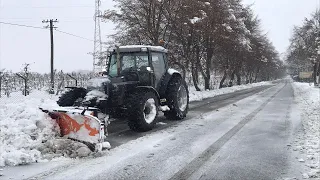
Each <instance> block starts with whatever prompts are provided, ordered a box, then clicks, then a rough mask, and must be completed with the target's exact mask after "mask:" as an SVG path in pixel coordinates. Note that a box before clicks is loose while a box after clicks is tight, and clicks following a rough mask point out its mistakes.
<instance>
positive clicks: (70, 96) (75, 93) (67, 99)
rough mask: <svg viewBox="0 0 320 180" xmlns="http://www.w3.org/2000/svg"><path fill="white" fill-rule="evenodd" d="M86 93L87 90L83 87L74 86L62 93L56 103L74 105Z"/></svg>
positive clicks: (66, 105)
mask: <svg viewBox="0 0 320 180" xmlns="http://www.w3.org/2000/svg"><path fill="white" fill-rule="evenodd" d="M86 94H87V90H86V89H85V88H74V89H71V90H70V91H67V92H65V93H64V94H62V96H61V97H60V98H59V100H58V101H57V103H58V105H59V106H62V107H69V106H74V104H75V102H76V101H77V100H78V99H80V98H82V99H83V98H84V97H85V96H86Z"/></svg>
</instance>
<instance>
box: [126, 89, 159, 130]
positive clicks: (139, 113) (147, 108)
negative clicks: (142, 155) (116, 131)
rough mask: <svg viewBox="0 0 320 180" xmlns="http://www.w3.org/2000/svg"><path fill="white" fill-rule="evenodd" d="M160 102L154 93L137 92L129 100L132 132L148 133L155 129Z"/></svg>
mask: <svg viewBox="0 0 320 180" xmlns="http://www.w3.org/2000/svg"><path fill="white" fill-rule="evenodd" d="M158 106H159V101H158V98H157V96H156V95H155V94H154V93H153V92H145V91H141V92H136V93H133V94H132V95H131V96H130V98H129V104H128V111H129V112H128V119H129V122H128V125H129V127H130V129H131V130H133V131H138V132H146V131H149V130H151V129H153V128H154V126H155V124H156V119H157V116H158Z"/></svg>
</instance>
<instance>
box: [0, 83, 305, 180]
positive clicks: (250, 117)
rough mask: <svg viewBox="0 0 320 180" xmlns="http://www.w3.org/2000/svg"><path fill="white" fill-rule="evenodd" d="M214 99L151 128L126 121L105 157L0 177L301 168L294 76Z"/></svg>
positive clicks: (217, 175) (249, 175)
mask: <svg viewBox="0 0 320 180" xmlns="http://www.w3.org/2000/svg"><path fill="white" fill-rule="evenodd" d="M214 100H216V101H215V103H213V102H212V101H214ZM214 100H213V99H209V100H204V101H202V102H198V103H193V105H192V107H191V109H192V110H191V112H190V114H189V118H188V119H187V120H186V121H183V122H166V121H163V122H162V123H160V124H159V125H158V126H159V127H158V128H157V129H156V130H154V131H151V132H149V133H146V134H137V133H133V132H131V131H128V130H126V129H121V128H122V126H121V123H120V124H119V126H116V127H115V129H114V131H115V133H113V134H111V136H110V138H111V143H112V141H114V142H117V143H118V144H117V145H116V146H117V147H115V148H114V149H112V150H110V151H107V152H104V154H101V156H100V157H96V158H90V159H81V160H70V159H61V160H59V159H58V160H56V161H55V162H48V163H40V164H32V165H28V166H18V167H6V168H5V170H4V176H2V177H0V179H3V178H5V179H10V178H11V179H71V180H72V179H277V178H282V177H284V175H288V172H290V171H291V170H292V169H294V168H297V167H298V166H297V167H295V166H296V164H297V163H299V162H298V161H294V160H293V158H292V155H291V151H289V150H288V144H290V142H291V141H292V139H293V133H294V132H295V130H296V129H299V127H300V126H301V123H300V112H299V109H298V108H297V107H296V104H295V103H294V93H293V88H292V85H291V83H290V82H289V80H286V81H284V82H281V83H279V84H277V85H276V86H273V87H271V88H269V89H266V90H263V89H262V88H260V89H259V88H255V89H252V90H244V91H242V93H240V92H236V93H232V94H229V95H223V96H220V97H219V96H217V97H216V99H214ZM116 132H120V133H116ZM112 138H113V140H112Z"/></svg>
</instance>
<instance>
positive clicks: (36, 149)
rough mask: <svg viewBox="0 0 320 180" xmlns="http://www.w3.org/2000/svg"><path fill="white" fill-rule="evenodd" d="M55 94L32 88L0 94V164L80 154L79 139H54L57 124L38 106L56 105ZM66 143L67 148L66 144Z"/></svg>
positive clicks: (84, 152)
mask: <svg viewBox="0 0 320 180" xmlns="http://www.w3.org/2000/svg"><path fill="white" fill-rule="evenodd" d="M56 100H57V96H51V95H49V94H48V93H46V92H45V91H33V92H32V93H31V94H30V95H29V96H27V97H25V96H22V95H21V94H20V93H12V94H11V97H9V98H7V97H2V98H0V166H7V165H9V166H16V165H22V164H28V163H32V162H39V161H43V160H45V159H49V160H50V159H52V158H56V157H61V156H65V157H84V156H87V155H88V154H89V153H88V148H87V147H86V146H85V145H83V144H82V143H77V142H72V141H70V140H68V139H57V136H58V132H59V128H58V127H57V125H56V123H55V121H54V120H52V119H51V118H49V117H48V116H47V115H46V114H45V113H43V112H42V111H40V110H39V109H38V108H39V107H42V108H44V109H46V108H48V109H52V108H53V107H57V106H58V105H57V104H56ZM67 147H68V148H67Z"/></svg>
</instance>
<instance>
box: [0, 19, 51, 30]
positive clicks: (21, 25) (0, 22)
mask: <svg viewBox="0 0 320 180" xmlns="http://www.w3.org/2000/svg"><path fill="white" fill-rule="evenodd" d="M0 24H6V25H11V26H19V27H27V28H35V29H45V28H43V27H36V26H30V25H24V24H15V23H8V22H2V21H0Z"/></svg>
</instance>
